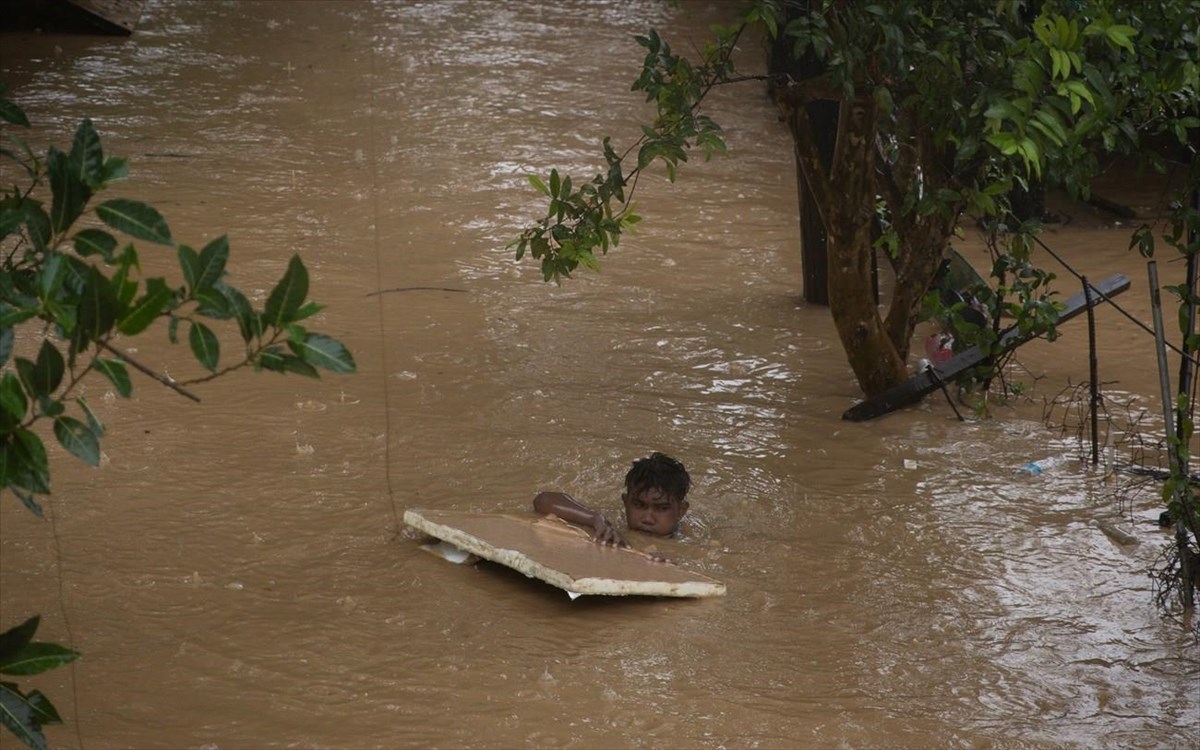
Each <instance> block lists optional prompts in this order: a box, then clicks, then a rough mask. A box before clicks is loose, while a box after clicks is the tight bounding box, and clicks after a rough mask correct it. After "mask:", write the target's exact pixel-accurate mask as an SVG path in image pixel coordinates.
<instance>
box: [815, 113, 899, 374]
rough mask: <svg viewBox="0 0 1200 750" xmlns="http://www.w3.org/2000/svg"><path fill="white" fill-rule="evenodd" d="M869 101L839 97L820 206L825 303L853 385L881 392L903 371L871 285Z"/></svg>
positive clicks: (872, 153) (872, 126)
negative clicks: (825, 251)
mask: <svg viewBox="0 0 1200 750" xmlns="http://www.w3.org/2000/svg"><path fill="white" fill-rule="evenodd" d="M875 118H876V111H875V104H874V101H873V100H871V99H870V98H860V99H855V100H848V101H843V102H842V104H841V109H840V112H839V114H838V138H837V147H836V149H835V151H834V155H833V163H832V165H831V169H830V171H829V182H830V188H831V189H830V191H829V192H830V196H831V197H832V198H834V199H833V200H830V201H829V203H828V205H825V206H823V209H824V215H825V217H826V230H827V232H828V242H829V304H830V311H831V312H832V313H833V321H834V325H835V326H836V327H837V331H838V336H839V338H841V341H842V347H843V348H844V349H845V351H846V359H847V361H848V362H849V363H850V367H851V369H853V370H854V375H855V377H856V378H857V379H858V384H859V386H860V387H861V388H862V389H863V392H864V393H865V394H866V395H867V396H874V395H876V394H878V393H882V392H883V391H885V390H887V389H888V388H889V387H891V386H893V385H895V384H897V383H899V382H901V381H902V380H904V379H905V377H906V376H907V371H906V370H905V364H904V359H903V357H901V356H900V354H899V352H898V351H897V349H896V347H895V346H894V345H893V344H892V340H891V338H890V337H889V336H888V334H887V330H886V328H885V327H884V325H883V320H882V319H881V318H880V316H879V308H878V306H877V305H876V304H875V296H874V294H873V292H872V286H871V222H872V219H873V218H874V215H875V200H876V185H875V153H876V151H875V140H874V139H875Z"/></svg>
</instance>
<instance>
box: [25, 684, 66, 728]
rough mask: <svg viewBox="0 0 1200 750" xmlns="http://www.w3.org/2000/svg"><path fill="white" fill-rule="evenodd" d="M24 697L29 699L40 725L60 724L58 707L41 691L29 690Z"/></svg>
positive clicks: (60, 718)
mask: <svg viewBox="0 0 1200 750" xmlns="http://www.w3.org/2000/svg"><path fill="white" fill-rule="evenodd" d="M25 699H26V700H27V701H29V705H30V707H31V708H32V709H33V711H34V714H36V718H37V722H38V723H39V724H41V725H42V726H53V725H56V724H62V717H61V716H59V715H58V709H56V708H55V707H54V704H53V703H51V702H50V699H49V698H47V697H46V696H44V695H42V691H40V690H30V691H29V693H28V694H27V695H26V696H25Z"/></svg>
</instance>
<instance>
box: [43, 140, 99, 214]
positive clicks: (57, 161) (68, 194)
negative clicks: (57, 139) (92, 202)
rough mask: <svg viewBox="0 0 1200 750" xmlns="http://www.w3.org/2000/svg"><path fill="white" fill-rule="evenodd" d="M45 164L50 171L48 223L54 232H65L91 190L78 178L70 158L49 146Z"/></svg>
mask: <svg viewBox="0 0 1200 750" xmlns="http://www.w3.org/2000/svg"><path fill="white" fill-rule="evenodd" d="M46 166H47V169H48V171H49V173H50V192H51V195H52V200H51V203H50V225H51V226H52V227H53V228H54V231H56V232H65V231H67V229H69V228H70V226H71V225H72V224H74V223H75V220H76V219H78V218H79V214H81V213H83V207H84V206H86V205H87V202H88V199H89V198H91V197H92V191H91V189H89V188H88V186H87V185H86V184H84V182H83V180H81V179H80V178H79V173H78V170H77V169H76V167H75V165H74V164H72V163H71V158H70V157H69V156H67V155H66V154H64V153H63V152H62V151H60V150H59V149H58V148H57V147H55V146H51V147H50V152H49V154H48V155H47V157H46Z"/></svg>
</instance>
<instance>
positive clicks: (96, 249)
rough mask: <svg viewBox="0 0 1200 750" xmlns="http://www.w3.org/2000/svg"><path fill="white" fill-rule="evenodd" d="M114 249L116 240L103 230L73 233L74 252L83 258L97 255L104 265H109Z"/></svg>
mask: <svg viewBox="0 0 1200 750" xmlns="http://www.w3.org/2000/svg"><path fill="white" fill-rule="evenodd" d="M116 249H117V238H116V237H113V236H112V235H111V234H109V233H108V232H106V231H104V230H103V229H81V230H79V231H78V232H76V233H75V252H77V253H79V254H80V255H81V256H83V257H84V258H86V257H88V256H89V255H99V256H100V257H101V258H104V260H105V262H106V263H111V262H112V259H113V251H114V250H116Z"/></svg>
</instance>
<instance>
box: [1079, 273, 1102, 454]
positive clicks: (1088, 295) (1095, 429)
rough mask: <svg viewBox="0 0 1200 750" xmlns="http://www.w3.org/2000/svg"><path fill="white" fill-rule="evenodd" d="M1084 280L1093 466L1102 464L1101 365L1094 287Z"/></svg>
mask: <svg viewBox="0 0 1200 750" xmlns="http://www.w3.org/2000/svg"><path fill="white" fill-rule="evenodd" d="M1080 278H1081V279H1083V299H1084V301H1085V302H1087V321H1088V365H1089V369H1090V372H1091V375H1090V377H1091V381H1092V382H1091V389H1090V390H1091V395H1092V399H1091V404H1090V407H1089V410H1090V412H1091V416H1092V466H1096V465H1097V464H1099V463H1100V416H1099V412H1100V375H1099V371H1100V365H1099V363H1098V362H1097V360H1096V313H1095V309H1094V308H1093V307H1092V285H1091V284H1089V283H1088V280H1087V276H1081V277H1080Z"/></svg>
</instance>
